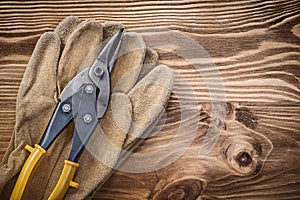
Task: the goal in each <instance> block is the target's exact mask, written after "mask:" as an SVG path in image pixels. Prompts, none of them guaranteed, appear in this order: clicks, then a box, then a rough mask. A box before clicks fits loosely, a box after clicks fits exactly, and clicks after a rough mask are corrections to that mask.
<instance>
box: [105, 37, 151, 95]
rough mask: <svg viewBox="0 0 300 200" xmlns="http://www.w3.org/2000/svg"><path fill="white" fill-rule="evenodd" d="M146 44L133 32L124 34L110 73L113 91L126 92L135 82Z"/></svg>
mask: <svg viewBox="0 0 300 200" xmlns="http://www.w3.org/2000/svg"><path fill="white" fill-rule="evenodd" d="M145 51H146V46H145V43H144V41H143V39H142V38H141V36H139V35H137V34H136V33H133V32H127V33H125V34H124V37H123V41H122V45H121V48H120V52H119V58H118V59H117V61H116V63H115V66H114V69H113V72H112V75H111V85H112V91H113V92H121V93H125V94H127V93H128V92H129V91H130V90H131V89H132V88H133V86H134V85H135V84H136V82H137V79H138V76H139V74H140V71H141V66H142V64H143V62H144V58H145Z"/></svg>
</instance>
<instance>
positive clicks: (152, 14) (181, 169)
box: [0, 0, 300, 200]
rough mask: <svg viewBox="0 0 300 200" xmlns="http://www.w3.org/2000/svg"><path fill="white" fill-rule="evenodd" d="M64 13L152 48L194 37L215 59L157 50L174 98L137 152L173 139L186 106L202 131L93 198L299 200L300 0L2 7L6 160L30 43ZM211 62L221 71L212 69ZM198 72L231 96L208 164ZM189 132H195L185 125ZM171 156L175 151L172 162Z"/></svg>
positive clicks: (207, 111) (205, 92)
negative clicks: (133, 35)
mask: <svg viewBox="0 0 300 200" xmlns="http://www.w3.org/2000/svg"><path fill="white" fill-rule="evenodd" d="M68 15H75V16H78V17H79V18H80V19H81V20H84V19H88V18H93V19H96V20H99V21H101V22H105V21H118V22H122V23H123V24H124V25H125V27H126V28H127V29H128V30H131V31H137V32H140V33H141V34H142V35H143V37H144V38H145V41H146V42H147V43H148V45H152V44H153V43H155V42H156V40H157V39H159V38H165V39H166V40H175V42H176V40H177V43H178V44H180V45H181V48H184V49H189V46H187V45H188V44H185V43H180V40H179V39H178V38H174V37H173V38H172V37H171V38H170V37H168V34H169V32H168V31H169V30H174V31H177V32H178V33H181V34H184V35H185V36H188V37H190V38H192V39H193V40H194V41H196V42H197V43H198V44H200V45H201V46H202V47H203V48H204V49H205V50H206V51H207V53H208V54H209V56H210V57H209V59H203V58H199V57H195V56H193V55H195V54H193V53H194V52H193V50H192V49H190V51H189V52H190V55H191V57H190V58H189V59H188V60H186V59H184V58H182V57H180V56H178V55H177V54H176V52H174V51H171V50H170V51H166V49H159V48H157V51H158V52H159V54H160V62H161V63H164V64H167V65H169V66H171V67H172V69H173V70H174V72H176V74H177V75H176V79H175V86H174V91H173V93H172V96H171V99H170V102H169V105H168V107H167V110H166V111H167V119H166V123H163V122H161V123H159V124H158V126H157V130H160V131H157V132H158V133H157V134H156V135H155V136H153V137H151V138H148V139H146V140H145V141H144V142H143V143H142V144H141V145H140V147H139V148H138V149H137V150H136V151H135V152H140V153H143V152H151V151H154V150H155V149H159V148H162V147H163V146H164V145H165V144H168V143H169V142H170V141H171V140H172V138H174V137H175V134H176V132H177V130H178V127H179V126H180V125H181V123H182V121H183V120H184V119H181V111H182V109H183V108H182V107H180V103H182V102H184V103H185V105H186V108H185V109H186V110H191V111H195V112H196V113H198V116H191V118H190V119H189V120H188V121H189V123H190V124H197V130H196V131H195V132H194V133H195V134H196V136H195V139H194V140H193V143H192V144H191V145H190V147H189V148H188V150H187V151H186V152H185V153H184V154H183V155H182V156H181V157H180V158H179V159H178V160H176V161H175V162H173V163H172V164H171V165H169V166H167V167H165V168H162V169H158V170H156V171H152V172H148V173H128V172H122V171H116V173H115V174H114V175H113V176H112V177H111V179H109V181H108V182H107V183H106V184H105V185H104V187H102V188H101V190H100V191H99V192H98V193H97V194H96V196H95V199H177V200H179V199H199V200H200V199H201V200H204V199H247V200H249V199H300V167H299V161H298V159H299V156H300V132H299V128H300V126H299V121H300V95H299V91H300V89H299V75H300V70H299V69H300V68H299V67H300V59H299V58H300V57H299V56H300V51H299V50H300V2H299V1H298V0H277V1H275V0H273V1H272V0H268V1H259V0H250V1H245V0H242V1H221V0H216V1H206V0H204V1H200V0H176V1H171V0H169V1H155V0H153V1H135V0H117V1H104V0H103V1H96V0H89V1H78V0H75V1H1V2H0V158H2V157H3V155H4V153H5V151H6V148H7V145H8V143H9V140H10V137H11V133H12V130H13V126H14V122H15V114H16V113H15V105H16V96H17V92H18V88H19V84H20V81H21V79H22V76H23V73H24V70H25V67H26V64H27V62H28V60H29V58H30V55H31V53H32V51H33V48H34V45H35V43H36V41H37V40H38V38H39V37H40V35H41V34H42V33H44V32H45V31H52V30H53V29H54V28H55V26H56V25H57V24H58V22H59V21H60V20H62V19H63V18H64V17H65V16H68ZM151 28H161V29H160V31H157V30H156V32H155V30H152V29H151ZM166 29H167V30H166ZM145 30H146V31H145ZM177 47H178V46H177ZM169 48H170V49H172V48H173V47H171V46H169ZM212 64H213V65H216V69H217V70H211V67H210V66H211V65H212ZM195 65H201V66H202V68H201V71H202V72H203V73H205V76H206V78H208V80H214V78H215V77H218V76H219V77H221V78H222V81H223V82H222V84H223V86H224V90H221V91H219V90H218V85H215V86H212V88H210V89H211V90H215V92H216V93H220V94H221V93H223V92H225V94H226V102H227V103H228V104H227V110H228V112H226V113H227V115H226V119H225V121H223V122H222V123H221V125H216V129H218V130H220V131H221V136H220V138H219V140H218V141H217V143H216V145H215V146H214V148H213V150H212V151H211V152H210V153H209V154H208V155H207V157H205V158H200V157H199V149H200V147H201V145H202V143H203V141H204V138H205V136H207V135H206V133H207V129H208V126H209V124H212V122H214V120H215V118H214V117H212V116H211V97H210V92H209V89H208V87H207V82H205V80H204V78H203V77H201V74H199V73H198V71H197V69H196V68H195V67H194V66H195ZM182 77H184V78H185V80H187V81H188V83H189V84H190V85H191V88H192V89H188V88H187V87H186V86H185V85H184V82H183V81H182ZM191 94H193V95H192V96H191ZM184 131H186V134H187V136H188V134H192V133H191V132H190V130H189V128H188V127H186V129H184ZM178 145H179V144H178ZM172 153H173V154H176V150H175V149H174V152H170V154H168V156H172ZM163 158H167V156H166V155H162V158H161V159H163ZM149 164H150V163H149Z"/></svg>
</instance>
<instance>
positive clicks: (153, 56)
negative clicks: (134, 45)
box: [138, 47, 158, 81]
mask: <svg viewBox="0 0 300 200" xmlns="http://www.w3.org/2000/svg"><path fill="white" fill-rule="evenodd" d="M157 62H158V54H157V52H156V51H155V50H154V49H152V48H150V47H147V49H146V55H145V60H144V63H143V66H142V69H141V73H140V75H139V77H138V81H140V80H142V79H143V78H144V77H145V76H146V75H147V74H148V73H149V72H150V71H151V70H152V69H153V68H154V67H156V66H157Z"/></svg>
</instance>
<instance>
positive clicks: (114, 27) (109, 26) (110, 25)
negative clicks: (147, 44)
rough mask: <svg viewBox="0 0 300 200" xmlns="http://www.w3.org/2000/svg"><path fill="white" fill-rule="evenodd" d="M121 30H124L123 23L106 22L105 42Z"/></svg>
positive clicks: (104, 27)
mask: <svg viewBox="0 0 300 200" xmlns="http://www.w3.org/2000/svg"><path fill="white" fill-rule="evenodd" d="M120 28H124V26H123V25H122V24H121V23H118V22H106V23H105V24H104V25H103V41H106V40H107V39H109V38H111V37H112V36H113V35H114V34H115V33H116V32H117V31H118V30H119V29H120Z"/></svg>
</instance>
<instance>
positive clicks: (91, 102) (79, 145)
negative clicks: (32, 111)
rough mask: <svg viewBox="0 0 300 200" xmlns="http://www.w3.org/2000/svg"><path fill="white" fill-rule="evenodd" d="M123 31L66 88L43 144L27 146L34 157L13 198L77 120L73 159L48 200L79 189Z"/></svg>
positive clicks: (41, 142)
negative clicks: (84, 159) (81, 168)
mask: <svg viewBox="0 0 300 200" xmlns="http://www.w3.org/2000/svg"><path fill="white" fill-rule="evenodd" d="M123 31H124V30H123V29H120V30H119V31H118V32H117V33H115V35H114V36H113V37H112V38H111V39H110V40H109V41H108V42H107V43H106V45H105V46H104V48H103V49H102V50H101V52H100V54H99V55H98V57H97V59H96V60H95V62H94V64H93V65H92V66H90V67H89V68H87V69H85V70H83V71H82V72H80V73H79V74H78V75H76V76H75V77H74V78H73V79H72V80H71V81H70V82H69V83H68V84H67V86H66V87H65V88H64V90H63V91H62V93H61V95H60V101H59V102H58V103H57V106H56V109H55V111H54V113H53V115H52V118H51V120H50V122H49V124H48V126H47V129H46V131H45V132H44V134H43V136H42V138H41V140H40V142H39V143H38V144H35V145H34V147H31V146H29V145H26V147H25V148H26V149H27V150H28V151H29V152H30V155H29V157H28V158H27V160H26V162H25V164H24V165H23V168H22V170H21V172H20V175H19V177H18V180H17V182H16V184H15V187H14V190H13V192H12V194H11V197H10V199H13V200H16V199H21V198H22V195H23V193H24V190H25V188H26V185H27V182H28V180H29V179H30V177H31V176H32V175H33V172H34V170H35V168H36V167H37V165H38V164H39V163H40V162H41V160H42V159H43V157H44V156H45V153H46V151H47V150H48V148H49V147H50V146H51V144H52V143H53V142H54V140H55V139H56V138H57V137H58V135H59V134H60V133H61V132H62V131H63V130H64V128H65V127H66V126H67V125H68V124H69V123H70V122H71V121H72V120H73V119H74V121H75V128H74V133H73V139H72V146H71V150H70V153H69V157H68V159H67V160H65V165H64V168H63V171H62V173H61V176H60V178H59V180H58V183H57V185H56V187H55V189H54V190H53V192H52V194H51V195H50V197H49V198H48V199H55V200H57V199H62V198H63V197H64V195H65V193H66V192H67V190H68V188H69V187H70V186H71V187H74V188H78V187H79V184H78V183H76V182H73V178H74V175H75V172H76V169H77V167H78V166H79V164H78V163H77V162H78V159H79V157H80V154H81V152H82V150H83V149H84V145H85V144H86V142H87V141H88V139H89V138H90V136H91V135H92V134H93V132H94V130H95V128H96V127H97V125H98V119H101V118H102V117H103V116H104V114H105V112H106V110H107V107H108V104H109V99H110V73H111V72H112V70H113V67H114V64H115V61H116V59H117V57H118V53H119V50H120V46H121V41H122V37H123Z"/></svg>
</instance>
